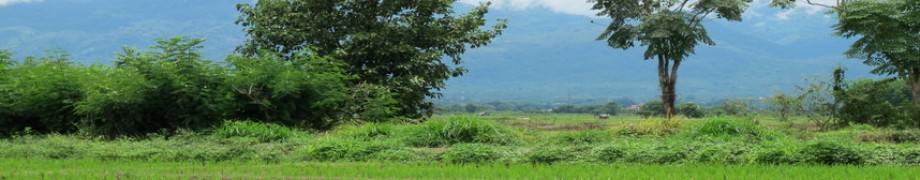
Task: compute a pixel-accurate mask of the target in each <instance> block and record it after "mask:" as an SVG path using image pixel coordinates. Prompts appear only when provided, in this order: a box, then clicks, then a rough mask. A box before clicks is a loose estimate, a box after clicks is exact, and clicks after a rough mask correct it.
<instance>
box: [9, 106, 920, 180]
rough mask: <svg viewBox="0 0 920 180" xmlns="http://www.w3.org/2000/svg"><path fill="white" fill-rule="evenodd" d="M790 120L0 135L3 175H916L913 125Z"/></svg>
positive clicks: (254, 126) (539, 120)
mask: <svg viewBox="0 0 920 180" xmlns="http://www.w3.org/2000/svg"><path fill="white" fill-rule="evenodd" d="M814 127H815V126H814V124H813V123H812V122H809V121H807V120H805V119H802V118H798V119H796V120H793V121H789V122H783V121H778V120H775V119H774V118H770V117H758V116H748V117H733V116H722V117H707V118H702V119H678V120H663V119H660V118H641V117H635V116H615V117H611V119H608V120H598V119H595V118H594V117H593V116H591V115H584V114H523V113H497V114H493V115H491V116H485V117H475V116H464V115H443V116H435V117H433V118H432V119H431V120H429V121H427V122H424V123H418V124H412V123H404V124H398V123H397V124H391V123H368V124H346V125H341V126H338V127H337V128H335V129H333V130H330V131H325V132H310V131H301V130H297V129H289V128H287V127H283V126H275V125H270V124H262V123H251V122H226V123H224V124H223V125H222V126H220V127H215V128H213V129H212V130H211V131H204V132H181V133H179V134H175V135H171V136H167V135H161V134H150V135H148V137H145V138H117V139H106V138H101V137H92V136H87V135H81V134H79V133H78V134H74V135H55V134H51V135H31V134H18V135H15V136H13V137H10V138H4V139H0V147H2V148H0V179H41V178H45V179H99V178H112V179H175V178H180V179H186V178H188V179H329V178H333V179H337V178H342V179H407V178H410V179H509V178H513V179H543V178H550V179H589V178H590V179H621V178H628V179H725V178H730V179H776V178H783V179H842V178H843V179H915V178H916V177H920V174H918V173H920V170H917V169H918V167H917V165H920V131H917V130H911V129H904V130H898V129H887V128H875V127H871V126H865V125H853V126H849V127H842V128H835V129H832V130H817V129H815V128H814Z"/></svg>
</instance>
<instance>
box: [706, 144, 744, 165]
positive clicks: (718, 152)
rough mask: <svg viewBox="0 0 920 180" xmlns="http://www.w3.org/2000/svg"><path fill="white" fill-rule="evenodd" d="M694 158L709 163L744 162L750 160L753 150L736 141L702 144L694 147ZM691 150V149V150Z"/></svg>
mask: <svg viewBox="0 0 920 180" xmlns="http://www.w3.org/2000/svg"><path fill="white" fill-rule="evenodd" d="M696 149H698V150H697V151H695V156H694V159H695V160H696V162H700V163H710V164H744V163H749V162H750V161H751V154H753V152H754V150H753V149H752V148H751V147H748V146H744V145H740V144H736V143H720V144H703V145H702V146H700V147H698V148H696ZM691 151H693V150H691Z"/></svg>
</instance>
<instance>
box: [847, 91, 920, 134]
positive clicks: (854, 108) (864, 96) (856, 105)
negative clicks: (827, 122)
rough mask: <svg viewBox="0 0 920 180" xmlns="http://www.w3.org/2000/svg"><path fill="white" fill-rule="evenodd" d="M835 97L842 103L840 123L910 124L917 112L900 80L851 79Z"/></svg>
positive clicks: (898, 125)
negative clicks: (847, 85) (842, 91)
mask: <svg viewBox="0 0 920 180" xmlns="http://www.w3.org/2000/svg"><path fill="white" fill-rule="evenodd" d="M845 90H846V91H845V92H844V93H841V94H840V96H838V97H837V98H839V99H841V102H842V104H843V106H841V107H840V110H839V114H838V115H837V117H838V118H840V121H841V123H857V124H871V125H874V126H879V127H885V126H891V127H902V128H903V127H910V126H911V125H913V124H912V122H911V120H910V119H911V118H913V117H914V115H915V113H917V111H916V109H914V106H913V104H911V102H910V100H909V99H910V89H908V88H907V86H906V85H905V83H904V81H903V80H893V79H887V80H878V81H875V80H869V79H863V80H858V81H855V82H853V83H852V84H851V85H850V86H849V87H847V88H846V89H845Z"/></svg>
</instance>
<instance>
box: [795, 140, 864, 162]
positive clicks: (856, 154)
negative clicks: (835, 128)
mask: <svg viewBox="0 0 920 180" xmlns="http://www.w3.org/2000/svg"><path fill="white" fill-rule="evenodd" d="M799 154H801V157H802V158H803V161H804V162H806V163H813V164H825V165H839V164H846V165H859V164H863V163H864V158H865V157H864V156H863V154H862V153H861V152H860V151H859V150H856V149H855V148H854V147H852V146H849V145H845V144H842V143H839V142H836V141H819V142H816V143H811V144H809V145H807V146H805V147H804V148H803V149H801V150H800V151H799Z"/></svg>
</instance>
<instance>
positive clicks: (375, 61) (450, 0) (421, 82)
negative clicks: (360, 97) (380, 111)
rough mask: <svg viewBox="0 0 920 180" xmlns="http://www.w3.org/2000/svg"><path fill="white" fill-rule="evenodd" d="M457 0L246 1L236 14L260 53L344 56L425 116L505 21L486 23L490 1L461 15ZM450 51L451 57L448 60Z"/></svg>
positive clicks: (411, 111)
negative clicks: (465, 57) (473, 51)
mask: <svg viewBox="0 0 920 180" xmlns="http://www.w3.org/2000/svg"><path fill="white" fill-rule="evenodd" d="M455 2H456V0H340V1H329V0H260V1H258V3H256V4H255V5H250V4H240V5H238V6H237V9H238V10H239V11H240V12H241V13H242V15H241V16H240V17H239V19H238V20H237V23H238V24H241V25H242V26H243V27H244V31H245V32H246V33H247V34H248V35H249V37H250V39H249V40H247V41H246V42H245V44H243V45H242V46H240V47H239V48H238V51H239V52H240V53H242V54H244V55H248V56H256V55H258V52H259V51H263V50H269V51H274V52H279V53H281V54H283V55H291V54H292V53H294V52H297V51H299V50H303V49H311V50H313V51H315V52H316V53H318V55H322V56H328V57H332V58H335V59H339V60H343V61H345V62H346V63H347V64H349V67H348V69H347V72H348V73H349V74H350V75H356V76H357V77H358V78H357V80H355V82H353V83H354V84H355V85H360V84H371V85H379V86H384V87H387V88H389V89H390V91H392V92H394V93H395V94H396V99H397V100H398V101H399V107H398V108H399V109H400V113H399V114H400V115H404V116H407V117H414V118H415V117H422V116H423V115H430V114H431V113H432V110H433V105H432V103H431V102H428V101H426V99H427V98H439V97H440V96H441V94H440V93H438V92H437V90H440V89H441V88H443V87H444V81H445V80H447V79H448V78H450V77H457V76H461V75H463V73H464V72H466V70H465V69H464V68H463V67H462V66H459V64H461V62H462V59H461V54H463V53H464V52H465V51H466V49H467V48H476V47H480V46H484V45H486V44H488V43H490V42H491V40H492V39H493V38H495V37H496V36H498V35H500V34H501V32H502V30H503V29H504V28H505V27H506V26H505V24H504V21H503V20H500V21H499V22H498V23H495V24H494V25H493V26H492V27H491V29H481V28H482V27H483V26H485V25H486V20H485V19H484V16H485V14H486V13H487V12H488V4H482V5H480V6H478V7H475V8H473V9H472V10H471V11H469V12H467V13H464V14H460V15H457V14H455V12H454V9H453V7H452V4H454V3H455ZM448 59H449V61H448Z"/></svg>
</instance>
